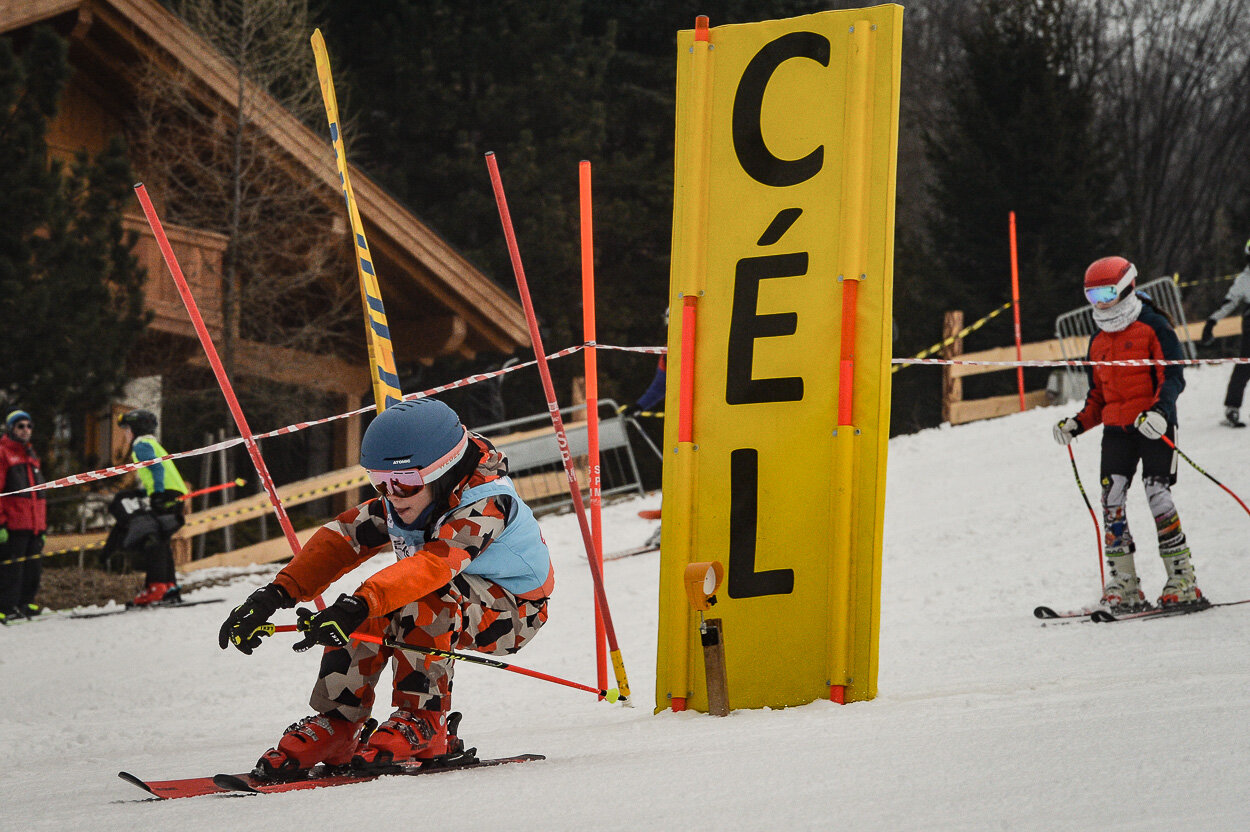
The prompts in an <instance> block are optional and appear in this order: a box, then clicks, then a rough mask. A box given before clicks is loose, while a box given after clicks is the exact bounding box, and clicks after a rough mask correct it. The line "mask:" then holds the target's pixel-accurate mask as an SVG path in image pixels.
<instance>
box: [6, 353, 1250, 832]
mask: <svg viewBox="0 0 1250 832" xmlns="http://www.w3.org/2000/svg"><path fill="white" fill-rule="evenodd" d="M912 372H915V371H914V370H913V371H912ZM1229 372H1230V370H1229V368H1227V367H1221V368H1211V369H1200V370H1189V371H1187V373H1186V375H1187V378H1188V381H1189V389H1187V390H1186V391H1185V393H1184V395H1183V396H1182V397H1181V400H1180V411H1181V419H1182V424H1181V432H1180V435H1179V437H1178V442H1179V444H1180V448H1181V450H1183V451H1185V452H1186V453H1187V454H1189V456H1190V457H1191V458H1192V459H1193V460H1194V461H1195V462H1196V463H1197V464H1199V465H1201V466H1203V467H1204V468H1205V469H1206V470H1207V471H1208V472H1210V473H1211V474H1212V475H1213V476H1215V477H1217V478H1219V479H1220V480H1221V481H1222V482H1223V483H1224V484H1225V485H1227V486H1228V487H1229V488H1231V489H1232V490H1233V491H1234V492H1236V493H1238V494H1239V495H1240V496H1241V497H1242V498H1243V499H1246V498H1250V465H1248V464H1247V463H1248V462H1250V430H1233V429H1230V428H1226V427H1222V426H1220V425H1219V424H1218V420H1219V418H1220V414H1221V412H1222V408H1221V403H1222V399H1223V393H1224V385H1225V383H1226V380H1227V378H1228V374H1229ZM1073 410H1074V407H1073V405H1071V404H1069V405H1065V406H1061V407H1055V408H1045V409H1039V410H1033V411H1030V412H1027V413H1023V414H1018V415H1014V416H1010V417H1006V418H1002V419H997V420H993V421H989V422H982V423H978V424H972V425H965V426H960V427H955V428H952V427H950V426H943V427H941V428H938V429H933V430H927V431H924V432H921V433H919V434H915V435H911V436H904V437H899V438H897V439H895V440H893V441H891V443H890V450H889V453H890V457H889V481H888V485H887V507H886V526H885V544H884V555H883V558H884V561H883V563H884V566H883V570H882V572H883V574H882V613H881V666H880V677H879V687H880V693H879V696H878V697H877V698H876V699H875V700H873V701H871V702H862V703H855V704H851V705H847V706H837V705H834V704H831V703H827V702H817V703H813V704H811V705H807V706H804V707H798V708H788V709H784V710H775V711H769V710H760V711H735V712H734V713H732V714H731V715H730V716H728V717H726V718H721V719H717V718H714V717H709V716H705V715H702V714H698V713H681V714H675V713H671V712H663V713H661V714H659V715H653V714H652V707H651V706H652V704H653V698H654V697H653V691H654V684H655V653H656V617H657V611H656V592H657V589H656V581H657V574H658V564H659V556H658V554H649V555H642V556H637V557H633V558H629V559H626V560H620V561H615V562H609V563H608V564H607V565H606V568H605V571H606V576H607V584H608V593H609V597H610V600H611V607H612V613H613V618H614V619H615V624H616V631H617V634H618V636H619V639H620V644H621V651H622V654H623V656H624V660H625V665H626V668H627V670H628V673H629V680H630V682H631V685H632V688H633V690H634V692H635V699H636V701H637V707H634V708H632V709H631V708H625V707H622V706H620V705H609V704H607V703H603V702H599V701H597V700H596V698H595V697H594V696H592V695H590V694H586V693H582V692H579V691H576V690H573V689H570V688H565V687H560V686H557V685H553V684H548V683H545V682H541V681H537V680H534V679H530V678H526V677H523V676H519V675H516V674H512V673H506V672H502V671H498V670H492V669H488V668H484V667H480V666H474V665H467V664H466V665H462V666H461V667H459V668H458V670H457V674H456V695H455V702H454V707H455V708H456V709H457V710H461V711H463V712H464V714H465V717H464V723H463V725H462V727H461V734H462V736H464V737H465V738H466V739H467V740H468V742H469V743H470V744H472V745H476V746H477V747H478V748H479V751H480V753H481V754H482V755H483V756H500V755H508V754H513V753H519V752H537V753H542V754H545V755H546V756H547V759H546V760H545V761H543V762H537V763H526V764H523V765H515V766H505V767H501V768H491V769H480V770H477V771H466V772H457V773H446V774H439V775H436V776H432V777H421V778H389V779H388V778H384V779H381V780H377V781H374V782H371V783H367V784H361V785H353V786H346V787H341V788H333V789H319V790H312V791H301V792H295V793H290V794H280V795H268V796H245V795H238V796H236V795H230V796H224V795H223V796H206V797H198V798H191V799H184V800H173V801H164V802H155V801H148V800H145V799H144V795H143V794H142V793H141V792H140V791H139V790H137V789H135V788H134V787H133V786H130V785H128V784H126V783H124V782H122V781H121V780H119V779H118V778H117V776H116V775H117V772H118V770H122V769H124V770H126V771H130V772H133V773H135V774H137V775H139V776H140V777H145V778H149V779H169V778H176V777H191V776H203V775H209V774H213V773H215V772H219V771H225V772H238V771H245V770H247V769H249V768H250V767H251V766H252V764H253V763H254V762H255V760H256V758H257V757H258V756H259V755H260V753H261V752H263V751H264V750H265V749H266V748H267V747H269V745H271V744H272V743H273V742H275V741H276V740H277V738H278V736H279V734H281V732H282V730H283V729H284V728H285V727H286V726H287V725H288V724H289V723H291V722H293V721H295V720H296V719H298V718H299V717H302V716H304V715H305V714H307V713H308V706H307V698H308V693H309V691H310V689H311V687H312V683H313V680H314V676H315V672H316V668H317V653H316V651H313V652H310V653H304V654H296V653H294V652H292V651H291V650H290V647H289V645H290V644H291V643H292V642H293V641H294V638H293V637H292V636H291V634H279V635H278V636H276V637H274V638H272V639H271V640H270V641H269V642H268V643H266V644H264V645H263V646H262V647H261V648H260V649H259V650H258V651H257V652H256V653H255V654H254V655H252V656H243V655H241V654H239V653H237V652H235V651H233V650H231V651H229V652H223V651H221V650H219V649H218V647H217V629H218V627H219V625H220V623H221V620H222V618H223V617H224V616H225V614H226V612H227V610H228V609H229V608H230V607H231V606H233V605H234V604H237V603H239V602H240V601H241V600H242V599H243V598H244V597H246V595H247V594H248V593H249V592H251V591H252V590H253V589H254V588H256V587H258V586H261V585H262V584H263V583H265V582H266V581H267V580H268V578H269V576H270V575H271V574H272V572H273V570H272V569H256V568H253V569H251V570H239V571H238V576H237V580H235V581H234V582H233V583H231V584H229V585H227V586H220V587H216V588H212V589H205V590H201V591H199V592H197V593H195V594H194V595H193V596H191V599H193V600H199V599H206V598H222V599H225V601H226V603H223V604H207V605H202V606H197V607H191V608H187V609H181V610H156V611H150V612H143V613H132V614H126V615H118V616H113V617H108V618H98V619H91V620H71V619H64V618H61V619H55V620H51V621H45V622H40V623H38V624H34V625H25V626H19V627H12V628H7V629H4V630H2V631H0V674H2V675H0V680H2V681H0V748H3V749H4V750H5V752H6V755H5V756H6V765H5V768H4V772H3V774H0V829H4V830H9V829H14V830H16V829H20V830H25V832H34V831H35V830H56V831H57V832H65V830H114V829H115V830H128V831H129V830H134V829H177V830H181V832H193V831H194V830H227V829H229V830H235V829H255V830H301V832H303V831H305V830H314V829H345V828H351V829H469V828H472V829H479V830H491V829H515V828H532V829H558V830H600V829H689V830H699V829H708V830H713V829H715V830H726V829H777V830H786V829H837V828H840V829H872V830H877V829H880V830H887V829H909V830H910V829H952V830H955V829H958V830H980V829H993V830H998V829H1010V830H1034V829H1035V830H1060V829H1099V830H1114V829H1130V828H1131V829H1169V830H1170V829H1178V828H1203V829H1214V830H1225V829H1226V830H1234V829H1245V828H1248V826H1250V803H1247V800H1246V782H1247V775H1248V774H1250V765H1248V763H1250V719H1247V714H1250V670H1248V669H1247V658H1246V656H1247V651H1246V647H1247V643H1248V642H1250V605H1246V606H1242V607H1231V608H1228V609H1216V610H1212V611H1209V612H1205V613H1202V614H1200V615H1192V616H1184V617H1180V618H1171V619H1161V620H1147V621H1136V622H1127V623H1120V624H1110V625H1103V624H1091V623H1086V622H1076V623H1069V624H1066V625H1055V624H1050V625H1047V626H1043V625H1042V624H1041V622H1039V621H1037V620H1035V619H1034V618H1033V616H1032V614H1031V611H1032V609H1033V607H1034V606H1036V605H1038V604H1050V605H1053V606H1056V607H1076V606H1080V605H1082V604H1087V603H1092V602H1093V601H1095V600H1096V599H1097V597H1098V594H1099V570H1098V561H1097V554H1096V553H1097V540H1096V536H1095V535H1096V532H1095V530H1094V525H1093V521H1092V519H1091V517H1090V514H1089V512H1088V511H1087V510H1086V508H1085V505H1084V503H1083V502H1082V501H1081V497H1080V494H1079V492H1078V491H1077V487H1076V481H1075V479H1074V477H1073V473H1072V470H1071V467H1070V465H1069V462H1068V455H1067V453H1066V452H1065V451H1064V450H1063V449H1061V448H1059V447H1057V446H1056V445H1055V444H1054V443H1053V442H1052V441H1051V436H1050V428H1051V425H1052V424H1053V423H1054V422H1056V421H1057V420H1058V419H1060V418H1061V417H1062V416H1065V415H1069V414H1070V413H1071V412H1073ZM1099 436H1100V432H1097V431H1096V432H1094V433H1093V434H1091V435H1087V436H1083V437H1080V438H1079V439H1078V441H1077V443H1076V445H1075V446H1074V449H1075V452H1076V457H1077V461H1078V464H1079V467H1080V475H1081V478H1082V479H1083V481H1084V483H1085V488H1086V490H1087V491H1088V492H1089V493H1090V495H1091V499H1093V500H1095V501H1097V496H1098V441H1099ZM1175 495H1176V502H1177V506H1178V508H1179V510H1180V516H1181V519H1182V522H1183V524H1184V528H1185V530H1186V532H1187V533H1188V535H1189V540H1190V543H1191V545H1192V548H1193V551H1194V561H1195V564H1196V568H1197V574H1198V578H1199V582H1200V584H1201V586H1202V588H1203V589H1204V590H1205V592H1206V593H1207V595H1208V596H1209V597H1210V598H1212V599H1214V600H1221V601H1228V600H1239V599H1243V598H1250V568H1248V566H1250V564H1248V563H1247V555H1248V554H1250V551H1248V550H1250V546H1247V543H1246V541H1247V539H1248V538H1250V516H1247V515H1246V513H1245V512H1244V511H1243V510H1242V509H1241V507H1240V506H1238V505H1237V503H1236V502H1234V501H1233V499H1232V498H1230V497H1229V496H1228V495H1227V494H1225V493H1224V492H1223V491H1221V490H1219V489H1218V488H1217V487H1216V486H1215V485H1214V484H1213V483H1211V482H1210V481H1209V480H1208V479H1206V478H1204V477H1203V476H1202V475H1200V474H1199V473H1197V472H1196V471H1194V470H1193V469H1192V468H1190V467H1189V466H1188V465H1186V464H1185V463H1184V462H1182V463H1181V466H1180V482H1179V484H1178V485H1177V486H1176V488H1175ZM659 502H660V500H659V495H658V494H653V495H649V496H647V497H645V498H640V499H636V500H632V501H627V502H623V503H616V504H613V505H610V506H607V507H606V508H605V510H604V527H605V536H606V539H607V541H608V542H607V544H606V548H607V549H608V550H609V551H612V550H616V549H625V548H630V547H633V546H636V545H639V544H640V543H642V541H644V540H645V539H646V537H647V536H648V534H649V533H650V531H651V530H652V528H653V527H654V526H653V521H647V520H643V519H640V518H639V517H638V516H637V512H638V510H639V509H643V508H654V507H657V506H658V505H659ZM1129 517H1130V521H1131V523H1132V525H1133V529H1134V531H1135V533H1136V537H1137V540H1138V543H1139V549H1140V551H1139V554H1138V562H1139V567H1138V568H1139V572H1140V573H1141V574H1142V575H1143V577H1144V583H1145V589H1146V591H1147V594H1148V595H1149V594H1151V593H1157V592H1158V590H1159V588H1160V587H1161V586H1162V584H1163V579H1164V576H1163V568H1162V565H1161V563H1160V561H1159V559H1158V557H1157V556H1156V554H1157V549H1156V547H1155V543H1154V534H1153V530H1152V525H1153V524H1152V522H1151V518H1150V516H1149V512H1148V510H1147V508H1146V504H1145V499H1144V497H1143V496H1142V493H1141V488H1140V485H1139V484H1135V485H1134V490H1133V495H1132V500H1131V502H1130V504H1129ZM542 523H543V529H544V533H545V535H546V538H547V541H548V542H549V544H550V545H551V550H552V554H553V556H554V558H555V560H556V565H557V580H558V582H557V591H556V595H555V597H554V599H553V602H552V607H551V620H550V622H549V623H548V624H547V626H546V628H545V629H544V630H543V631H542V632H541V633H540V634H539V636H538V637H537V638H536V639H535V641H534V642H533V643H532V644H531V645H529V646H528V647H527V648H526V649H525V650H523V651H522V652H521V653H520V654H518V655H517V656H516V657H515V659H514V661H515V662H516V663H517V664H520V665H523V666H525V667H530V668H534V669H536V670H541V671H545V672H547V673H551V674H555V675H559V676H564V677H566V678H572V679H576V680H580V681H583V682H586V683H591V684H593V683H594V675H595V674H594V669H593V659H592V657H593V641H592V632H593V628H592V625H591V604H592V600H591V599H592V587H591V580H590V574H589V570H588V568H587V565H586V562H585V559H584V557H583V549H582V543H581V539H580V535H579V532H578V524H577V523H576V521H575V519H574V518H573V517H572V516H570V515H563V516H558V517H552V518H545V519H544V520H543V521H542ZM383 564H384V560H383V559H381V558H379V559H375V561H372V562H370V563H369V564H366V566H365V567H362V570H365V569H368V570H372V569H376V568H378V567H379V566H381V565H383ZM361 577H362V572H361V571H358V572H357V573H353V574H352V575H349V576H347V577H345V578H343V579H342V580H341V581H340V582H339V583H338V584H336V586H335V587H333V588H332V589H331V591H330V592H329V593H327V595H328V597H330V598H331V599H333V598H335V597H337V595H338V593H339V592H340V591H350V590H352V589H353V588H354V587H355V586H356V585H357V583H358V582H359V580H360V579H361ZM284 615H287V616H289V615H290V613H284ZM782 635H784V634H782ZM759 672H760V673H765V674H766V673H771V672H780V669H779V668H774V667H770V665H769V660H768V656H767V655H761V656H760V657H759ZM383 684H384V686H385V685H389V674H387V675H386V676H384V677H383ZM379 700H380V701H379V705H378V708H377V711H378V712H379V713H377V714H376V715H378V716H380V717H382V718H385V716H386V714H387V713H389V709H388V708H387V705H388V703H389V699H388V697H387V695H386V688H385V687H384V688H383V693H382V696H380V697H379Z"/></svg>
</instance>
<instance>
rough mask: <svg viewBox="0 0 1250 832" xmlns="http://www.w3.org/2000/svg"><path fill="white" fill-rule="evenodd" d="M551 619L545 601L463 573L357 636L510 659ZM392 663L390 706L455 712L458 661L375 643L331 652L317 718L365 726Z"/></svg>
mask: <svg viewBox="0 0 1250 832" xmlns="http://www.w3.org/2000/svg"><path fill="white" fill-rule="evenodd" d="M546 621H547V600H546V599H543V600H542V601H537V602H535V601H523V600H520V599H518V598H517V597H516V596H514V595H513V594H512V593H511V592H508V590H506V589H504V588H503V587H501V586H499V585H498V584H495V583H493V582H492V581H489V580H487V579H485V578H482V577H479V576H477V575H465V574H460V575H457V576H456V577H455V578H454V579H453V580H452V582H451V583H449V584H447V586H445V587H443V588H441V589H439V590H438V591H436V592H433V593H431V594H429V595H427V596H425V597H424V598H420V599H418V600H416V601H414V602H413V603H411V604H408V605H407V606H404V607H400V608H399V609H397V610H395V611H394V612H392V613H391V614H390V615H386V616H381V617H378V618H370V619H369V620H368V621H366V622H365V623H364V624H363V625H361V626H360V627H359V628H358V630H359V631H360V632H366V633H370V634H372V635H377V636H384V637H389V638H391V639H394V640H396V641H402V642H404V643H406V644H412V645H416V646H419V647H434V648H438V649H440V650H475V651H477V652H479V653H493V654H509V653H515V652H516V651H517V650H520V649H521V646H522V645H524V644H525V643H526V642H527V641H529V640H530V639H532V638H533V637H534V635H535V634H536V633H537V632H538V630H539V629H540V628H541V627H542V625H543V624H544V623H545V622H546ZM388 660H389V661H391V662H392V666H393V670H394V673H395V681H394V693H393V694H392V697H391V704H392V705H393V706H394V707H395V708H396V709H401V708H402V709H404V710H444V711H445V710H448V709H449V708H450V701H451V681H452V674H453V671H454V668H453V666H452V664H453V660H451V659H437V658H434V657H432V656H425V655H422V654H421V653H416V652H413V651H410V650H399V649H395V648H391V647H384V646H382V645H379V644H370V643H368V642H354V643H352V644H349V645H348V646H347V647H327V648H326V650H325V653H324V654H322V657H321V670H320V672H319V673H318V676H317V684H316V686H315V687H314V688H313V693H312V699H311V700H310V704H311V705H312V706H313V708H314V709H315V710H316V711H317V712H318V713H329V712H330V711H337V712H338V713H339V714H340V715H342V716H343V717H344V718H346V719H349V720H351V721H352V722H361V721H363V720H365V719H366V718H367V717H368V716H369V715H370V713H371V711H372V710H373V701H374V688H375V687H376V686H377V683H378V677H379V676H380V675H381V673H382V669H383V668H384V667H385V666H386V663H387V661H388Z"/></svg>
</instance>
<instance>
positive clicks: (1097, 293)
mask: <svg viewBox="0 0 1250 832" xmlns="http://www.w3.org/2000/svg"><path fill="white" fill-rule="evenodd" d="M1136 279H1137V268H1136V267H1135V266H1130V267H1129V269H1128V271H1126V272H1125V273H1124V276H1123V277H1121V278H1120V279H1119V280H1118V281H1116V282H1115V283H1114V284H1113V285H1110V286H1091V287H1089V288H1088V289H1086V290H1085V299H1086V300H1088V301H1089V302H1090V303H1095V304H1097V303H1115V301H1116V300H1117V299H1119V297H1120V295H1122V294H1123V293H1124V290H1125V289H1127V288H1128V287H1129V286H1132V285H1133V281H1134V280H1136Z"/></svg>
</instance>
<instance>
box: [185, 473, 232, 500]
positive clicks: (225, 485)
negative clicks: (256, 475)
mask: <svg viewBox="0 0 1250 832" xmlns="http://www.w3.org/2000/svg"><path fill="white" fill-rule="evenodd" d="M246 483H247V480H245V479H243V478H242V477H238V478H237V479H233V480H231V481H230V482H219V483H217V484H216V485H210V486H208V487H207V488H201V489H199V490H197V491H188V492H187V493H186V494H183V495H182V496H181V497H179V498H178V499H179V500H190V499H191V498H192V497H203V496H204V495H205V494H212V493H213V492H214V491H225V490H226V489H227V488H234V487H235V486H236V485H240V486H241V485H244V484H246Z"/></svg>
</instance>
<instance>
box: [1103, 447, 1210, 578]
mask: <svg viewBox="0 0 1250 832" xmlns="http://www.w3.org/2000/svg"><path fill="white" fill-rule="evenodd" d="M1174 435H1175V429H1174V428H1173V429H1171V430H1169V431H1168V436H1169V438H1171V437H1172V436H1174ZM1176 461H1177V457H1176V452H1175V451H1174V450H1172V449H1171V448H1169V447H1168V446H1167V445H1166V444H1165V443H1163V442H1162V441H1160V440H1150V439H1146V438H1145V437H1143V436H1142V435H1141V434H1140V433H1138V432H1137V431H1136V430H1132V429H1128V430H1124V429H1120V428H1104V430H1103V439H1102V514H1103V527H1104V529H1105V530H1106V538H1105V540H1106V546H1105V552H1106V555H1107V556H1108V557H1116V556H1119V555H1127V554H1132V553H1133V552H1134V551H1136V549H1137V547H1136V544H1135V543H1134V542H1133V533H1132V532H1131V531H1129V527H1128V516H1127V515H1126V513H1125V503H1126V502H1127V501H1128V489H1129V486H1130V485H1132V484H1133V474H1134V473H1135V472H1136V470H1137V465H1138V463H1139V462H1140V463H1141V469H1142V486H1144V487H1145V489H1146V501H1147V502H1148V503H1149V504H1150V513H1151V515H1152V516H1153V517H1154V520H1155V532H1156V533H1157V534H1158V536H1159V555H1160V556H1161V557H1165V558H1166V557H1172V556H1174V555H1180V554H1188V553H1189V544H1188V543H1187V542H1186V540H1185V532H1184V531H1182V530H1181V520H1180V515H1179V514H1177V511H1176V505H1175V504H1174V503H1173V502H1172V484H1173V483H1175V482H1176Z"/></svg>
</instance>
